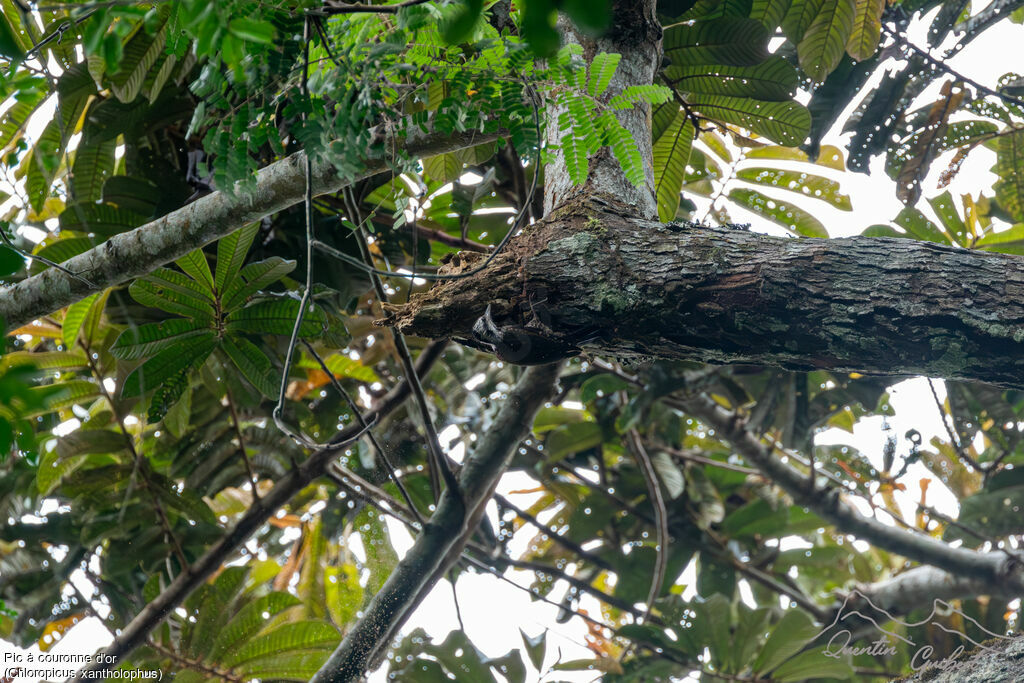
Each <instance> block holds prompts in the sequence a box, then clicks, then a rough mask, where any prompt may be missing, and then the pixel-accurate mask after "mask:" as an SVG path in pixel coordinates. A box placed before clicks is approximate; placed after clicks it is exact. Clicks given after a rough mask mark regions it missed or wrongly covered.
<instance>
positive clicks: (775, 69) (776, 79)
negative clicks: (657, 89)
mask: <svg viewBox="0 0 1024 683" xmlns="http://www.w3.org/2000/svg"><path fill="white" fill-rule="evenodd" d="M664 76H665V78H666V80H668V81H669V83H671V84H672V86H673V87H674V88H675V89H676V90H678V91H679V92H680V93H700V94H705V95H724V96H733V97H750V98H753V99H757V100H766V101H785V100H788V99H790V98H791V97H792V96H793V94H794V93H795V92H796V88H797V83H798V82H799V76H798V74H797V72H796V69H794V68H793V67H792V66H791V65H790V64H789V62H787V61H786V60H785V59H783V58H782V57H771V58H769V59H767V60H765V61H764V62H761V63H760V64H756V65H754V66H725V65H720V64H718V65H714V66H711V67H709V66H707V65H696V66H670V67H668V68H667V69H665V72H664ZM683 99H689V98H688V97H687V96H686V95H684V96H683Z"/></svg>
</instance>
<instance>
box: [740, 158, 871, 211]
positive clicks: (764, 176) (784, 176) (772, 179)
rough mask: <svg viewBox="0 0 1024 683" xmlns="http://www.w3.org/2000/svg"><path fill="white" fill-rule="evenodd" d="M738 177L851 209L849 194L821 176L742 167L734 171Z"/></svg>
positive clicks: (847, 209)
mask: <svg viewBox="0 0 1024 683" xmlns="http://www.w3.org/2000/svg"><path fill="white" fill-rule="evenodd" d="M736 176H737V177H738V178H742V179H743V180H746V181H748V182H751V183H757V184H758V185H764V186H765V187H774V188H778V189H781V190H789V191H790V192H795V193H797V194H799V195H801V196H804V197H810V198H811V199H818V200H820V201H823V202H825V203H826V204H828V205H829V206H831V207H833V208H836V209H839V210H841V211H851V210H852V209H853V206H852V204H851V203H850V197H849V195H845V194H843V193H841V192H840V191H839V183H838V182H836V181H835V180H831V179H829V178H823V177H822V176H817V175H809V174H807V173H803V172H799V171H786V170H782V169H778V168H760V167H752V168H744V169H741V170H739V171H737V172H736Z"/></svg>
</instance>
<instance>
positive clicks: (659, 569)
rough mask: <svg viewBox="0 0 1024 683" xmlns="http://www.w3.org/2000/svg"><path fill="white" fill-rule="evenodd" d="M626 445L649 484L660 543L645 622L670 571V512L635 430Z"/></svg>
mask: <svg viewBox="0 0 1024 683" xmlns="http://www.w3.org/2000/svg"><path fill="white" fill-rule="evenodd" d="M626 443H627V444H628V445H629V447H630V450H631V451H633V455H634V457H635V458H636V461H637V465H638V466H639V467H640V472H641V473H643V475H644V481H645V482H646V484H647V494H648V496H649V497H650V500H651V507H652V508H654V521H655V533H656V538H657V542H658V547H657V548H656V558H657V559H656V561H655V563H654V573H653V574H652V576H651V589H650V591H649V592H648V594H647V610H646V612H645V614H644V621H649V620H650V619H651V613H652V610H653V609H654V601H655V600H657V599H658V596H659V595H660V594H661V585H662V584H663V583H664V582H665V573H666V571H667V569H668V510H666V509H665V498H664V496H662V494H661V482H660V481H659V480H658V471H657V470H655V469H654V464H653V463H652V462H651V457H650V456H649V455H648V454H647V449H646V448H644V444H643V441H642V440H641V439H640V434H639V433H638V432H637V431H636V430H635V429H631V430H629V433H628V434H627V435H626Z"/></svg>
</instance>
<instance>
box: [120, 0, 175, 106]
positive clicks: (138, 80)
mask: <svg viewBox="0 0 1024 683" xmlns="http://www.w3.org/2000/svg"><path fill="white" fill-rule="evenodd" d="M170 11H171V7H170V6H169V5H164V6H160V7H157V8H156V12H157V14H156V15H155V16H157V17H158V19H157V22H156V26H157V28H158V29H159V28H162V27H163V24H164V22H165V21H167V17H168V16H169V15H170ZM165 39H166V33H165V32H164V31H161V30H157V31H156V32H155V33H151V32H150V31H146V30H144V27H143V24H142V23H141V22H140V23H139V24H138V25H137V26H136V28H135V33H134V35H132V36H131V37H130V38H129V39H128V41H127V42H126V43H125V44H124V48H123V52H122V54H121V58H120V60H119V62H118V70H117V72H116V73H113V74H110V76H109V80H110V91H111V92H112V93H114V97H116V98H117V99H118V100H120V101H121V102H124V103H128V102H131V101H133V100H134V99H135V98H136V97H138V95H139V92H140V91H141V89H142V84H143V83H144V82H145V80H146V75H147V74H148V73H149V70H150V69H151V68H152V67H153V65H154V64H156V62H157V60H158V59H159V58H160V57H161V56H162V55H163V54H164V45H165V43H166V40H165Z"/></svg>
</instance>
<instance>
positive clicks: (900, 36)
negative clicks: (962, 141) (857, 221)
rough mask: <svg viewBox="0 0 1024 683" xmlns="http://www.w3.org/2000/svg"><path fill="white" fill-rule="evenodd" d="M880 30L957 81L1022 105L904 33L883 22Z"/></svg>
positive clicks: (1017, 99)
mask: <svg viewBox="0 0 1024 683" xmlns="http://www.w3.org/2000/svg"><path fill="white" fill-rule="evenodd" d="M882 32H883V33H885V35H887V36H889V37H890V38H892V39H893V40H894V41H896V42H897V43H898V44H900V45H901V46H903V47H905V48H906V49H908V50H910V51H911V52H913V53H914V54H917V55H920V57H921V59H923V60H924V61H925V62H927V63H928V64H931V65H932V66H934V67H935V68H936V69H939V70H940V71H943V72H945V73H947V74H949V75H950V76H952V77H953V78H955V79H957V80H958V81H963V82H964V83H967V84H968V85H970V86H971V87H973V88H974V89H975V90H977V91H978V92H982V93H985V94H986V95H991V96H992V97H998V98H999V99H1001V100H1002V101H1003V102H1006V103H1007V104H1013V105H1016V106H1018V107H1024V100H1022V99H1020V98H1018V97H1014V96H1012V95H1007V94H1005V93H1001V92H999V91H998V90H993V89H992V88H990V87H988V86H986V85H982V84H981V83H978V82H977V81H976V80H974V79H973V78H968V77H967V76H964V75H963V74H962V73H960V72H959V71H957V70H956V69H954V68H953V67H951V66H949V65H948V64H946V63H945V62H943V61H942V60H941V59H936V58H935V57H932V56H931V53H929V52H928V51H927V50H924V49H922V48H919V47H918V46H917V45H914V44H913V43H911V42H910V41H909V40H907V35H906V34H905V33H897V32H896V31H893V30H892V29H891V28H889V27H888V26H886V25H885V23H884V22H883V23H882Z"/></svg>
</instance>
